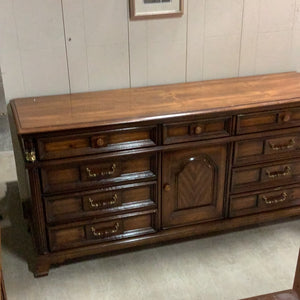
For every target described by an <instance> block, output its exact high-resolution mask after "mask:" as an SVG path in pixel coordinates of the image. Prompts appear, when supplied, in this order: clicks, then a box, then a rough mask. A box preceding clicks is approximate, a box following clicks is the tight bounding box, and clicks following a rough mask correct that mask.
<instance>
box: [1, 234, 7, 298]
mask: <svg viewBox="0 0 300 300" xmlns="http://www.w3.org/2000/svg"><path fill="white" fill-rule="evenodd" d="M0 289H1V290H0V295H1V297H0V299H1V300H6V299H7V297H6V291H5V285H4V278H3V270H2V259H1V228H0Z"/></svg>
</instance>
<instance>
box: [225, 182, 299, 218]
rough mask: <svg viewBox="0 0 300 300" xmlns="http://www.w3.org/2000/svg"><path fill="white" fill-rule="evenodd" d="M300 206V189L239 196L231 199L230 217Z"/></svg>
mask: <svg viewBox="0 0 300 300" xmlns="http://www.w3.org/2000/svg"><path fill="white" fill-rule="evenodd" d="M295 205H300V187H299V186H295V187H286V188H278V187H276V188H275V189H273V190H266V191H259V192H255V193H248V194H242V195H241V194H239V195H238V196H232V197H231V199H230V217H236V216H244V215H249V214H253V213H260V212H263V211H268V210H275V209H280V208H284V207H290V206H295Z"/></svg>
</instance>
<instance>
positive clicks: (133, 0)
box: [129, 0, 183, 20]
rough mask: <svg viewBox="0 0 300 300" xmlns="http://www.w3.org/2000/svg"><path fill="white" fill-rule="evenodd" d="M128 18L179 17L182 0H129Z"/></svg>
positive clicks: (181, 13)
mask: <svg viewBox="0 0 300 300" xmlns="http://www.w3.org/2000/svg"><path fill="white" fill-rule="evenodd" d="M129 9H130V19H131V20H144V19H156V18H170V17H181V16H182V15H183V0H129Z"/></svg>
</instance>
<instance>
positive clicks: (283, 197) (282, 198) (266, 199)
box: [262, 192, 288, 204]
mask: <svg viewBox="0 0 300 300" xmlns="http://www.w3.org/2000/svg"><path fill="white" fill-rule="evenodd" d="M287 197H288V194H287V193H286V192H283V193H282V194H281V198H279V199H274V200H269V199H268V198H267V197H266V196H262V199H263V200H264V201H265V203H266V204H276V203H281V202H284V201H286V200H287Z"/></svg>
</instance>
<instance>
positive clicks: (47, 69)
mask: <svg viewBox="0 0 300 300" xmlns="http://www.w3.org/2000/svg"><path fill="white" fill-rule="evenodd" d="M128 2H129V1H128V0H109V1H107V0H55V1H53V0H26V1H24V0H1V1H0V64H1V70H2V76H3V84H4V89H5V94H6V101H7V102H8V101H9V100H10V99H12V98H15V97H24V96H36V95H42V94H59V93H69V92H70V91H71V92H80V91H92V90H104V89H116V88H122V87H136V86H146V85H156V84H165V83H177V82H184V81H195V80H205V79H214V78H226V77H235V76H245V75H255V74H263V73H273V72H282V71H291V70H298V71H300V0H185V13H184V15H183V17H181V18H172V19H160V20H149V21H130V20H129V17H128Z"/></svg>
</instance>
